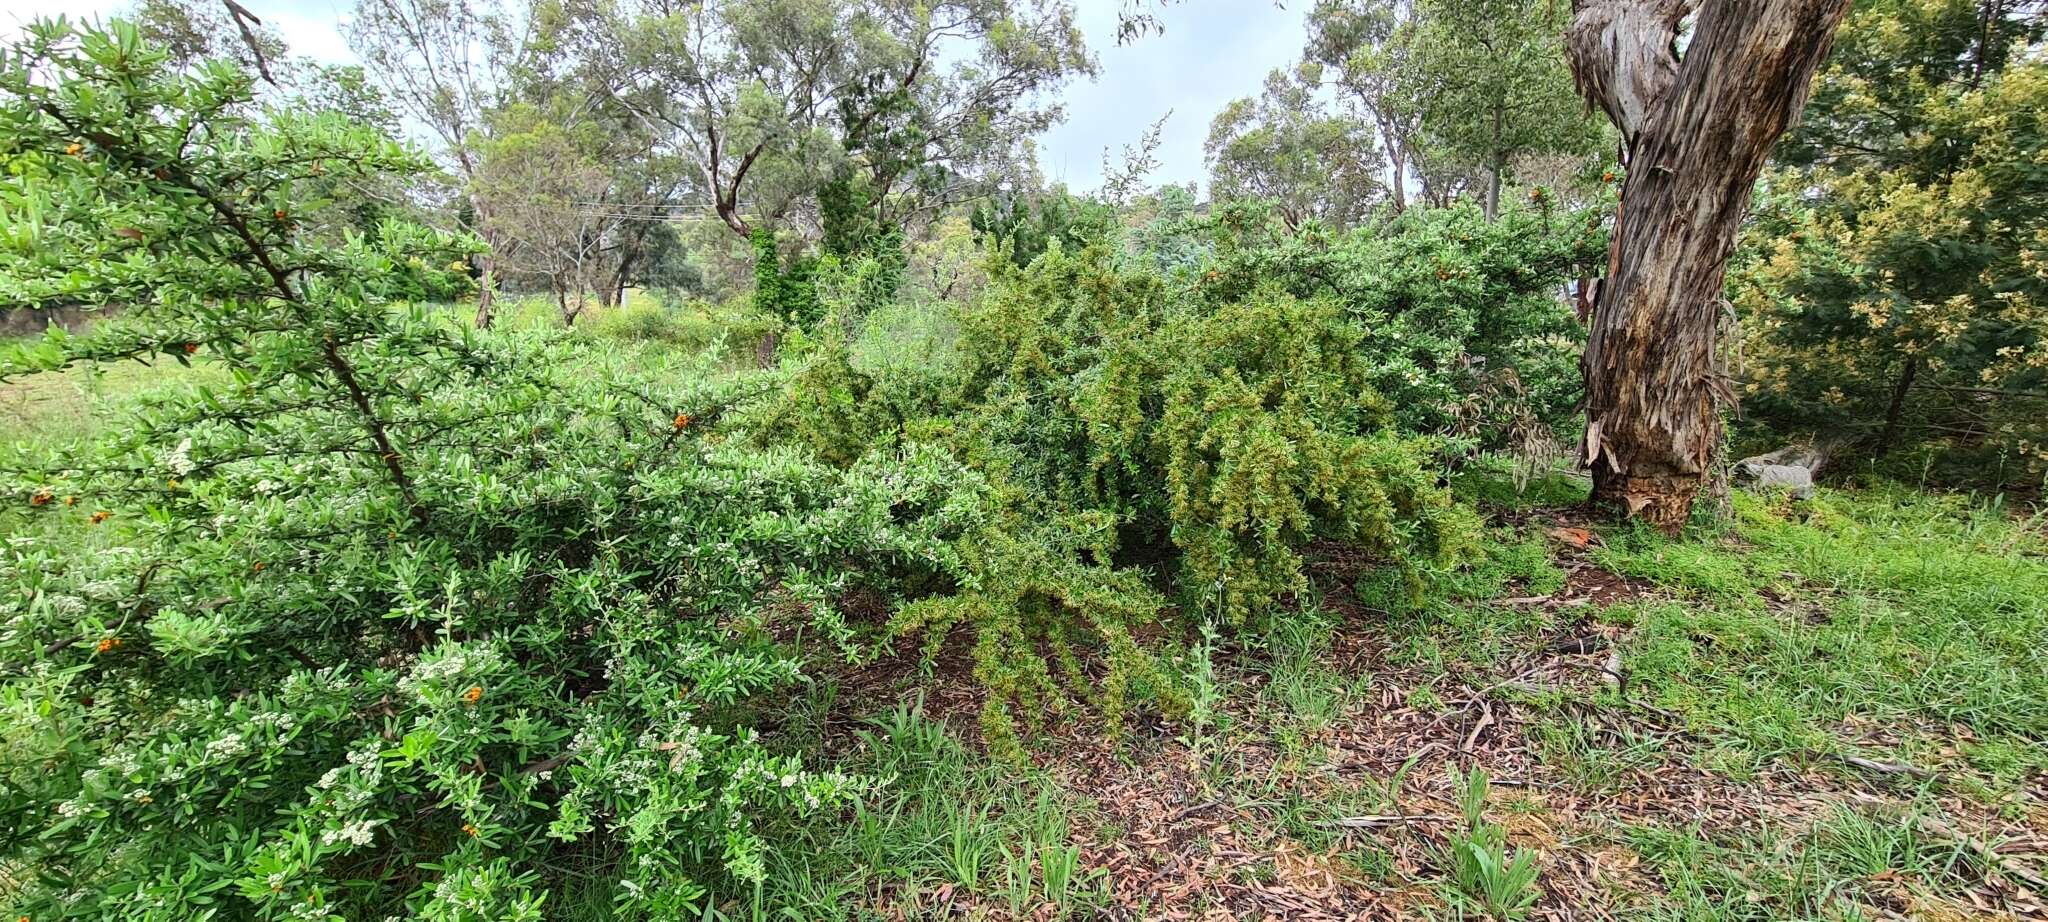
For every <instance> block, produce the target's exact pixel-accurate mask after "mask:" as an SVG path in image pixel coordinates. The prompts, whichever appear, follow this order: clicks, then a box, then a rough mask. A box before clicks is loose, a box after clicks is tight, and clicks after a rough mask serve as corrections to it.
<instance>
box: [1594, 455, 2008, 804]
mask: <svg viewBox="0 0 2048 922" xmlns="http://www.w3.org/2000/svg"><path fill="white" fill-rule="evenodd" d="M1736 510H1737V511H1736V518H1735V523H1734V529H1733V534H1732V536H1730V537H1727V538H1721V539H1719V540H1699V539H1693V540H1687V541H1671V540H1667V539H1663V538H1657V537H1652V536H1647V535H1627V536H1624V537H1623V538H1622V539H1621V540H1618V541H1616V542H1615V543H1614V544H1613V545H1611V546H1610V548H1609V549H1608V550H1606V551H1605V552H1603V553H1601V554H1600V555H1599V560H1600V562H1601V563H1603V564H1605V565H1606V566H1608V567H1610V568H1611V569H1613V570H1615V571H1616V572H1618V573H1623V574H1626V575H1630V576H1634V577H1638V578H1641V579H1644V580H1648V581H1650V582H1652V583H1654V584H1656V585H1658V586H1659V587H1661V588H1663V589H1664V590H1666V591H1667V592H1668V593H1670V594H1673V595H1675V596H1676V597H1677V598H1676V599H1675V600H1671V601H1657V602H1649V603H1644V604H1642V605H1640V606H1636V607H1634V608H1633V609H1632V610H1630V611H1627V612H1623V613H1621V614H1620V617H1622V618H1625V619H1627V620H1630V621H1633V622H1634V626H1635V630H1634V637H1635V639H1634V640H1633V641H1632V642H1631V644H1630V647H1629V649H1628V650H1627V658H1628V662H1629V664H1630V667H1631V669H1632V670H1633V674H1634V676H1635V677H1636V678H1637V679H1638V680H1639V681H1641V682H1642V683H1644V685H1645V686H1647V687H1648V688H1649V689H1650V690H1651V693H1652V694H1653V696H1654V698H1655V700H1656V701H1657V702H1658V703H1660V704H1661V705H1663V706H1665V707H1669V708H1672V709H1675V710H1678V711H1681V712H1683V713H1685V714H1686V715H1688V717H1689V718H1690V719H1691V720H1692V721H1693V722H1694V723H1695V724H1696V725H1698V726H1700V727H1701V728H1703V729H1706V730H1709V731H1711V732H1713V733H1714V734H1716V735H1721V736H1726V737H1729V738H1731V739H1733V740H1737V741H1740V742H1741V743H1742V744H1744V745H1747V746H1749V747H1751V748H1753V749H1754V750H1755V751H1756V752H1757V753H1758V754H1759V755H1760V756H1763V757H1766V758H1774V757H1780V756H1788V755H1825V754H1833V753H1837V752H1841V751H1847V750H1857V751H1859V752H1861V753H1862V754H1864V755H1869V756H1874V757H1879V758H1900V759H1907V760H1909V761H1914V760H1917V761H1923V762H1926V763H1929V764H1926V765H1925V766H1924V767H1927V768H1941V769H1946V768H1961V767H1965V766H1964V765H1963V764H1958V763H1967V764H1968V766H1969V767H1974V768H1976V769H1977V770H1979V771H1981V772H1987V773H1989V775H1990V780H1992V781H1993V782H1994V783H1995V785H1996V786H1999V787H2003V788H2007V789H2010V788H2011V787H2013V786H2015V785H2017V784H2018V783H2019V782H2020V781H2021V779H2022V778H2023V777H2024V776H2026V775H2028V774H2031V773H2037V772H2040V771H2042V770H2044V769H2048V751H2044V750H2043V749H2042V747H2041V746H2040V745H2039V742H2040V741H2041V740H2043V739H2048V648H2044V646H2043V643H2042V641H2043V639H2044V637H2048V564H2044V563H2043V555H2044V553H2048V539H2044V537H2043V534H2042V530H2041V529H2042V521H2041V519H2040V518H2038V517H2020V516H2016V515H2014V514H2012V512H2011V510H2008V509H2005V508H2002V507H2000V506H1998V505H1996V504H1979V505H1971V504H1969V503H1968V502H1966V501H1964V500H1961V499H1955V498H1940V497H1932V496H1927V495H1924V494H1912V493H1905V492H1896V491H1887V492H1872V493H1863V494H1848V493H1838V492H1823V493H1821V494H1820V495H1819V496H1818V497H1816V498H1815V499H1814V500H1813V501H1811V502H1810V503H1802V504H1799V506H1798V508H1793V507H1790V506H1787V505H1785V504H1784V503H1783V502H1781V501H1776V500H1771V499H1762V498H1756V497H1749V496H1740V497H1738V498H1737V504H1736ZM1958 730H1963V731H1967V735H1966V736H1965V737H1962V738H1959V739H1958V738H1955V737H1954V734H1955V733H1956V732H1957V731H1958ZM1892 737H1896V739H1895V740H1894V739H1891V738H1892ZM1950 743H1955V744H1957V745H1954V746H1950V745H1949V744H1950ZM1945 749H1952V750H1953V751H1952V752H1944V750H1945ZM1975 753H1981V756H1982V757H1981V758H1978V759H1974V760H1973V759H1972V758H1971V756H1972V755H1973V754H1975Z"/></svg>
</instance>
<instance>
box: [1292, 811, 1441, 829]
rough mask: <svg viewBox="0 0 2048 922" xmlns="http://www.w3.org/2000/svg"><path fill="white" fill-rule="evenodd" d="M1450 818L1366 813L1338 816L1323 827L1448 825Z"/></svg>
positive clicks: (1430, 815) (1413, 814) (1367, 827)
mask: <svg viewBox="0 0 2048 922" xmlns="http://www.w3.org/2000/svg"><path fill="white" fill-rule="evenodd" d="M1450 821H1451V818H1450V817H1448V816H1439V815H1437V814H1434V813H1368V814H1366V815H1364V816H1340V817H1338V818H1336V819H1334V820H1325V821H1324V822H1323V825H1325V826H1338V827H1342V828H1344V829H1379V828H1382V827H1386V826H1401V825H1405V824H1408V823H1448V822H1450Z"/></svg>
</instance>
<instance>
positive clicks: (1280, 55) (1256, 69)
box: [0, 0, 1309, 191]
mask: <svg viewBox="0 0 2048 922" xmlns="http://www.w3.org/2000/svg"><path fill="white" fill-rule="evenodd" d="M1308 4H1309V0H1289V2H1288V3H1287V4H1286V8H1285V9H1281V8H1279V7H1277V6H1276V5H1275V4H1274V3H1273V2H1271V0H1184V2H1180V3H1176V4H1173V5H1171V6H1165V7H1159V8H1157V9H1156V10H1155V14H1156V15H1157V16H1158V18H1159V20H1160V22H1161V23H1162V24H1163V25H1164V27H1165V32H1164V33H1163V34H1153V35H1147V36H1145V37H1143V38H1141V39H1138V40H1137V41H1135V42H1133V43H1132V44H1130V45H1128V46H1125V47H1117V44H1116V14H1117V9H1118V7H1119V5H1120V3H1119V0H1074V5H1075V7H1076V9H1077V10H1078V14H1079V17H1080V23H1081V29H1082V32H1083V33H1084V34H1086V35H1087V36H1088V43H1089V46H1090V47H1091V48H1093V49H1094V51H1095V53H1096V55H1097V57H1098V58H1099V60H1100V63H1101V73H1100V74H1099V75H1098V76H1097V77H1096V78H1095V79H1094V80H1093V81H1081V82H1076V83H1073V84H1071V85H1069V86H1068V87H1067V89H1066V91H1065V92H1064V93H1063V94H1061V95H1062V98H1063V100H1064V102H1065V105H1066V114H1067V119H1066V121H1065V122H1064V123H1062V124H1061V125H1059V126H1057V127H1055V128H1053V129H1052V130H1051V131H1049V132H1047V133H1046V134H1045V135H1044V136H1043V137H1042V138H1041V139H1040V141H1039V164H1040V166H1041V167H1042V168H1043V169H1044V171H1045V176H1046V178H1047V179H1048V180H1051V181H1054V182H1062V181H1063V182H1065V183H1067V185H1068V186H1070V187H1071V188H1073V189H1075V190H1076V191H1084V190H1088V189H1093V188H1095V187H1096V186H1097V185H1098V184H1100V183H1101V181H1102V152H1103V150H1104V149H1105V148H1107V149H1108V150H1110V151H1111V156H1112V157H1117V158H1120V156H1121V151H1122V150H1123V148H1124V146H1125V145H1128V144H1134V143H1135V142H1136V141H1137V140H1138V137H1139V135H1141V134H1142V133H1143V132H1144V130H1145V128H1146V127H1147V126H1149V125H1150V124H1151V123H1152V121H1153V120H1155V119H1157V118H1159V117H1160V116H1162V115H1165V114H1166V113H1167V112H1168V111H1169V110H1170V111H1172V113H1173V116H1172V117H1171V118H1169V119H1168V120H1167V122H1166V127H1165V129H1164V131H1163V133H1162V135H1161V143H1160V148H1159V152H1158V156H1159V159H1160V161H1161V163H1160V168H1159V171H1158V172H1157V173H1155V174H1153V176H1152V181H1153V182H1158V183H1169V182H1170V183H1184V182H1189V181H1199V180H1201V179H1202V178H1203V176H1204V173H1205V171H1204V170H1203V168H1202V141H1203V139H1204V138H1206V137H1207V135H1208V132H1209V119H1210V118H1211V117H1213V116H1214V115H1215V114H1216V113H1217V112H1218V111H1220V110H1222V108H1223V106H1224V104H1225V103H1227V102H1229V101H1230V100H1231V99H1234V98H1236V97H1239V96H1249V95H1252V94H1255V93H1257V92H1258V90H1259V84H1260V81H1262V80H1263V79H1264V78H1265V75H1266V72H1267V71H1269V70H1272V69H1273V68H1275V67H1285V66H1288V65H1289V64H1290V63H1291V62H1293V60H1294V59H1295V57H1296V55H1298V54H1299V53H1300V50H1301V42H1302V19H1303V17H1304V15H1305V10H1306V7H1307V6H1308ZM130 5H131V3H130V0H6V2H5V9H4V11H0V33H5V34H6V35H12V34H14V33H15V32H16V31H17V30H18V23H20V22H24V21H27V20H29V19H32V18H34V17H36V16H53V15H56V14H58V13H63V14H66V15H69V16H72V17H74V18H76V17H81V16H86V17H90V16H104V15H106V14H108V13H111V12H113V11H115V10H117V9H124V8H126V7H128V6H130ZM243 5H244V6H246V7H248V8H249V9H250V10H251V11H252V12H254V13H255V14H256V15H258V16H261V17H262V18H263V21H264V23H265V24H266V25H269V26H273V27H275V28H276V29H277V30H278V31H279V32H281V33H282V34H283V35H284V38H285V41H286V42H288V43H289V44H290V46H291V50H292V52H293V53H295V54H303V55H307V56H310V57H313V58H316V59H319V60H322V61H330V62H338V61H350V60H353V57H354V56H353V55H352V54H350V52H349V50H348V43H347V42H346V41H344V40H343V39H342V37H341V35H340V34H339V32H338V30H337V28H336V24H337V22H338V21H339V20H340V18H341V17H342V15H343V14H344V13H345V12H346V11H347V10H348V9H349V8H350V7H352V6H353V5H354V0H243Z"/></svg>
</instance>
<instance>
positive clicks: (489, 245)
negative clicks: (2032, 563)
mask: <svg viewBox="0 0 2048 922" xmlns="http://www.w3.org/2000/svg"><path fill="white" fill-rule="evenodd" d="M469 205H470V208H471V210H473V211H475V212H476V228H477V236H479V237H482V238H483V241H484V247H485V249H484V251H483V252H482V253H480V254H478V255H477V258H476V270H477V282H476V328H477V329H479V330H488V329H490V328H491V322H492V321H493V320H495V319H496V314H495V312H494V311H493V307H494V306H495V305H496V304H497V300H498V293H497V290H496V289H497V284H498V280H497V277H496V276H497V269H498V260H497V257H496V256H495V255H494V254H495V253H496V252H497V241H495V240H492V239H491V237H492V236H493V235H492V233H491V230H490V228H491V223H490V205H489V204H488V203H486V202H485V201H484V197H483V196H481V195H478V194H476V193H475V192H471V193H470V196H469Z"/></svg>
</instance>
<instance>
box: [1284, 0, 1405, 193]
mask: <svg viewBox="0 0 2048 922" xmlns="http://www.w3.org/2000/svg"><path fill="white" fill-rule="evenodd" d="M1404 8H1405V4H1402V3H1400V2H1399V0H1317V2H1316V5H1315V7H1314V8H1313V9H1311V10H1309V14H1308V30H1309V35H1308V47H1307V48H1305V49H1304V50H1303V53H1302V57H1303V59H1304V60H1308V61H1314V62H1316V63H1319V64H1322V65H1323V66H1324V71H1323V72H1324V74H1326V75H1327V76H1329V77H1330V78H1332V81H1333V82H1334V83H1335V84H1336V86H1337V88H1338V89H1339V90H1341V91H1342V92H1343V94H1344V95H1345V96H1346V97H1347V98H1349V99H1350V100H1351V101H1352V103H1353V104H1354V105H1355V106H1357V107H1358V109H1359V110H1361V111H1362V112H1363V113H1364V115H1365V117H1366V118H1369V119H1371V120H1372V124H1373V127H1374V128H1375V129H1377V130H1378V131H1379V135H1380V138H1379V140H1380V150H1381V151H1382V152H1383V153H1384V154H1385V156H1386V159H1387V167H1388V170H1387V187H1388V191H1389V192H1391V193H1392V195H1393V202H1394V210H1395V211H1401V210H1404V209H1406V208H1407V207H1408V177H1407V174H1408V171H1409V169H1410V167H1411V166H1418V165H1417V164H1415V163H1414V159H1415V156H1416V154H1415V143H1416V142H1415V134H1416V131H1417V130H1418V129H1417V126H1416V106H1415V102H1414V100H1413V99H1412V98H1410V96H1409V94H1408V92H1407V91H1408V90H1409V88H1410V85H1411V84H1412V82H1413V81H1412V80H1410V79H1409V76H1408V75H1409V73H1410V70H1409V68H1410V67H1412V64H1411V62H1410V61H1409V55H1408V52H1409V46H1408V44H1407V43H1406V42H1404V41H1400V40H1399V39H1400V38H1401V34H1402V33H1401V25H1402V23H1403V22H1404V21H1406V16H1405V15H1404Z"/></svg>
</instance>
